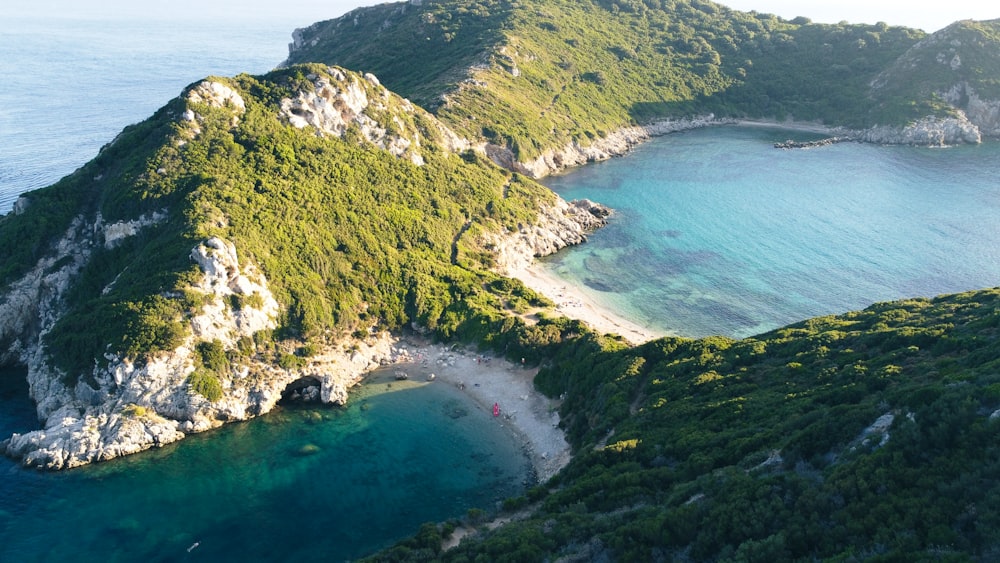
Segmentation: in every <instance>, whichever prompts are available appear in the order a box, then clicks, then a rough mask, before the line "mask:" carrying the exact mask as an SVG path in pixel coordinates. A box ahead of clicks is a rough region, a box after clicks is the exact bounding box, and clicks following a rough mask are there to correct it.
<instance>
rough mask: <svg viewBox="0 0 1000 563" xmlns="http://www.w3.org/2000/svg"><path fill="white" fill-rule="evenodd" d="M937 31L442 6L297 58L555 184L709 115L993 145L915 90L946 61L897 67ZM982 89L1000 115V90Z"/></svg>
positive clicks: (368, 25)
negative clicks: (621, 145)
mask: <svg viewBox="0 0 1000 563" xmlns="http://www.w3.org/2000/svg"><path fill="white" fill-rule="evenodd" d="M966 27H967V28H968V32H967V33H966V37H969V39H968V40H967V41H965V42H963V43H962V46H961V49H962V50H963V58H967V59H968V60H969V61H970V63H971V62H972V61H981V60H984V59H985V60H990V61H992V62H991V63H990V64H995V62H996V60H997V56H996V52H995V49H993V48H992V47H991V45H992V41H993V39H992V34H993V32H992V31H991V30H992V27H991V25H989V24H987V23H983V24H975V25H973V24H969V25H967V26H966ZM938 35H941V33H939V34H935V37H937V36H938ZM944 35H947V34H944ZM972 36H975V37H977V39H975V40H973V39H972V38H971V37H972ZM924 37H925V35H924V33H923V32H921V31H918V30H912V29H906V28H902V27H890V26H888V25H886V24H878V25H849V24H836V25H825V24H814V23H811V22H810V21H809V20H808V19H805V18H796V19H795V20H792V21H786V20H783V19H781V18H778V17H776V16H773V15H769V14H758V13H755V12H750V13H744V12H739V11H734V10H731V9H729V8H726V7H725V6H722V5H719V4H715V3H712V2H707V1H700V0H690V1H689V0H657V1H653V0H646V1H639V0H632V1H623V2H610V1H605V0H583V1H569V0H549V1H541V0H517V1H508V0H437V1H434V0H427V1H425V2H408V3H398V4H387V5H382V6H376V7H373V8H361V9H358V10H355V11H353V12H351V13H350V14H347V15H345V16H343V17H341V18H338V19H336V20H329V21H325V22H319V23H316V24H314V25H312V26H310V27H308V28H305V29H300V30H297V31H296V34H295V39H296V40H295V43H294V44H293V45H292V46H291V48H290V53H289V59H288V61H289V62H306V61H321V62H326V63H332V64H340V65H344V66H348V67H352V68H361V69H365V70H370V71H372V72H375V73H376V74H377V75H378V76H379V77H380V78H381V79H382V80H383V81H385V83H386V84H388V85H389V86H390V87H392V88H393V89H395V90H397V91H399V92H400V93H401V94H402V95H405V96H409V97H411V98H412V99H414V100H415V101H417V102H418V103H420V104H422V105H424V106H425V107H427V108H428V109H430V110H431V111H433V112H434V113H435V114H436V115H437V116H438V117H440V118H441V119H442V120H443V121H445V122H446V123H448V124H449V125H450V126H451V127H453V128H454V129H455V130H456V131H459V132H461V134H463V135H464V136H466V137H468V138H470V139H482V140H484V141H487V142H489V143H491V144H492V145H495V147H496V148H495V149H494V151H493V152H494V153H499V152H500V151H501V150H503V151H507V152H508V153H509V157H507V159H508V160H513V161H515V162H519V163H521V164H522V165H523V166H521V167H519V168H518V169H519V170H522V171H525V172H528V173H532V174H534V175H543V174H545V173H548V172H549V171H551V170H557V169H559V168H561V166H562V163H561V162H560V160H563V159H564V158H563V157H562V156H561V154H560V153H561V152H566V151H568V152H569V153H572V152H573V150H574V148H575V147H581V146H582V147H588V146H591V145H595V144H600V143H601V141H602V140H603V139H606V138H608V137H609V136H611V135H612V134H613V133H614V132H615V131H617V130H619V129H621V128H623V127H629V126H636V125H648V124H651V123H656V122H660V121H664V120H670V121H676V120H683V119H690V118H693V117H705V116H709V115H713V116H715V117H717V118H743V117H752V118H767V119H777V120H784V119H795V120H799V121H818V122H823V123H825V124H827V125H829V126H837V127H844V128H847V131H845V133H846V134H850V135H853V136H855V137H857V138H859V139H864V140H869V141H874V142H897V143H915V144H941V143H947V142H978V141H979V137H980V134H979V131H978V129H977V127H982V128H983V134H988V135H991V134H993V131H994V129H993V128H992V127H991V126H990V124H989V123H988V122H981V121H979V120H978V114H975V113H973V114H970V116H969V117H970V119H972V121H971V122H970V121H969V120H967V119H965V115H964V112H965V109H966V108H965V106H963V105H962V104H960V103H959V102H958V101H949V102H947V103H942V101H941V96H940V95H938V94H937V92H938V90H937V89H936V88H937V87H935V88H927V89H909V90H905V89H906V88H908V87H907V86H906V85H908V84H913V83H914V81H913V80H912V78H913V76H920V75H921V73H922V72H923V71H924V70H923V69H925V67H928V68H929V65H931V63H932V62H933V61H926V62H922V63H921V64H919V65H917V67H913V68H912V71H911V72H912V75H908V76H903V75H902V74H899V73H895V74H894V73H891V72H890V73H888V74H886V73H887V71H888V69H890V68H893V66H894V65H896V66H899V65H901V64H903V63H900V62H899V61H900V60H902V59H901V57H903V56H904V55H905V54H906V53H907V52H908V50H909V49H911V48H916V47H915V46H916V45H917V43H918V42H919V41H920V40H921V39H923V38H924ZM935 41H937V42H950V41H951V39H948V38H947V37H944V36H942V37H941V38H939V39H934V38H929V39H928V42H931V43H933V42H935ZM966 51H968V55H967V56H966V55H965V52H966ZM933 64H934V65H936V64H937V63H936V62H934V63H933ZM970 68H972V69H979V68H983V69H987V70H988V69H989V68H990V67H989V66H982V65H970ZM986 76H991V75H989V74H987V75H986ZM877 78H878V79H879V80H878V81H876V79H877ZM916 82H917V83H920V82H921V81H920V80H917V81H916ZM873 84H878V85H879V87H878V88H874V89H873V86H872V85H873ZM948 88H951V85H949V86H948ZM902 90H905V93H904V94H903V95H902V97H900V95H897V91H902ZM946 90H947V88H946ZM981 96H982V99H983V100H985V101H986V103H987V104H992V105H991V107H993V105H996V106H998V107H1000V104H995V101H996V99H997V97H996V96H994V93H993V92H992V91H991V90H984V91H983V93H982V94H981ZM942 122H943V123H942ZM667 130H668V131H669V130H673V129H672V128H668V129H667ZM654 133H655V131H654ZM627 147H628V145H627V144H626V145H625V148H627ZM577 152H579V151H577ZM495 160H497V161H498V162H504V158H503V157H495ZM539 160H543V161H545V163H544V165H542V164H540V163H539V162H538V161H539ZM570 160H572V161H573V163H575V162H576V160H575V159H572V158H571V159H570Z"/></svg>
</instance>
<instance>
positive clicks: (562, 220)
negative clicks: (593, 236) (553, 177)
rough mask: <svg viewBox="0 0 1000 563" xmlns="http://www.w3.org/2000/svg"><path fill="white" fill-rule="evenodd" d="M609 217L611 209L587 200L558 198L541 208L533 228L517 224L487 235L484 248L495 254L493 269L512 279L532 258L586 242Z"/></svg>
mask: <svg viewBox="0 0 1000 563" xmlns="http://www.w3.org/2000/svg"><path fill="white" fill-rule="evenodd" d="M610 214H611V210H610V209H608V208H607V207H605V206H603V205H601V204H599V203H594V202H592V201H590V200H586V199H583V200H576V201H573V202H566V201H565V200H563V199H561V198H558V199H556V200H555V201H554V202H553V203H550V204H547V205H543V206H542V207H541V209H540V210H539V216H538V222H537V223H535V224H534V225H520V227H519V229H518V230H517V231H515V232H511V233H503V234H491V235H486V236H485V237H484V238H485V240H484V247H486V248H488V249H491V250H492V251H493V252H494V254H495V256H496V263H495V268H494V269H495V270H496V271H497V272H498V273H500V274H502V275H505V276H514V275H515V273H516V272H518V271H520V270H523V269H524V268H527V267H528V265H530V264H531V262H532V261H533V260H534V259H535V258H540V257H542V256H548V255H549V254H553V253H554V252H556V251H558V250H559V249H562V248H565V247H567V246H571V245H574V244H580V243H583V242H585V241H586V240H587V234H588V233H590V232H591V231H594V230H596V229H598V228H600V227H602V226H604V225H606V224H607V217H608V216H609V215H610Z"/></svg>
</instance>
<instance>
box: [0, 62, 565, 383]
mask: <svg viewBox="0 0 1000 563" xmlns="http://www.w3.org/2000/svg"><path fill="white" fill-rule="evenodd" d="M326 72H327V71H326V67H320V66H313V67H308V66H304V67H293V68H289V69H284V70H280V71H276V72H273V73H271V74H269V75H267V76H263V77H252V76H246V75H243V76H239V77H236V78H233V79H217V80H219V81H222V82H224V83H227V84H229V85H230V86H231V87H233V88H234V89H236V90H237V91H238V92H240V94H241V96H242V98H243V99H244V100H245V103H246V112H245V113H244V114H243V115H241V116H240V118H239V122H238V125H236V126H235V127H233V126H232V119H233V114H232V112H231V111H230V110H228V109H226V108H216V107H210V106H208V105H203V104H192V108H193V109H194V110H195V111H196V112H197V113H198V115H199V116H200V117H199V129H200V132H199V133H198V135H197V136H195V137H194V138H193V139H188V137H190V133H188V132H187V129H186V128H187V127H189V125H188V124H187V123H186V122H184V121H182V120H180V119H178V117H179V116H180V115H181V114H182V113H183V111H184V110H185V109H186V106H185V103H186V102H185V101H184V100H182V99H178V100H174V101H173V102H171V103H170V104H168V105H167V106H166V107H165V108H163V109H162V110H160V111H159V112H157V114H156V115H154V116H153V117H152V118H151V119H150V120H149V121H148V122H145V123H143V124H140V125H138V126H134V127H132V128H129V129H128V130H126V131H125V132H124V133H123V134H122V135H121V136H120V137H119V139H118V140H117V141H116V142H115V143H114V144H112V145H110V146H109V147H106V148H105V149H104V151H102V153H101V154H100V155H99V156H98V158H96V159H95V160H94V162H92V163H90V164H88V165H87V166H86V167H85V168H84V169H82V170H81V171H79V172H77V173H76V174H74V175H72V176H70V177H68V178H67V179H65V180H63V181H62V182H60V183H59V184H56V185H55V186H53V187H51V188H48V189H47V190H43V191H42V192H40V193H32V194H30V195H29V197H30V198H31V200H32V202H33V205H32V206H31V207H30V208H29V210H28V213H26V214H24V215H21V216H16V217H15V216H13V215H11V216H7V217H4V218H3V219H2V221H0V227H2V228H3V229H4V230H3V232H4V234H6V235H7V236H5V237H3V238H0V249H2V254H3V255H5V256H7V255H9V256H12V261H11V262H10V263H7V262H5V267H6V269H5V273H6V276H5V278H4V280H3V281H4V282H8V281H10V280H12V279H16V276H17V274H18V273H20V272H23V271H24V270H25V269H26V267H27V266H28V265H29V264H30V263H31V259H32V258H37V255H38V254H39V253H40V252H41V251H40V250H34V251H32V252H31V253H27V252H24V253H23V254H24V257H23V259H22V257H21V254H19V253H21V250H22V244H21V241H22V240H25V239H26V240H38V241H39V242H38V246H39V247H40V248H42V247H44V246H45V244H43V243H48V244H51V241H52V240H54V238H55V237H57V236H59V235H61V234H62V232H63V231H64V230H65V228H66V225H67V224H68V221H69V218H70V217H72V214H70V213H64V206H61V205H59V206H54V207H53V208H52V209H49V208H48V207H47V205H48V204H47V199H46V198H49V196H50V194H51V195H52V197H54V198H56V199H58V198H59V194H61V193H64V192H65V193H67V194H69V196H71V195H73V194H74V193H77V192H80V193H87V194H88V197H87V198H86V201H92V202H93V203H91V204H89V205H91V206H92V207H90V208H88V207H87V206H83V205H81V206H80V207H79V208H77V211H78V212H81V213H86V211H87V210H88V209H95V210H96V211H99V212H100V213H101V214H102V216H103V219H104V221H105V222H108V223H111V222H115V221H119V220H129V219H134V218H136V217H138V216H141V215H143V214H150V213H152V212H155V211H161V212H166V213H167V216H166V219H165V220H164V221H162V222H160V223H158V224H156V225H154V226H150V227H147V228H145V229H143V230H142V231H141V232H140V233H139V234H138V235H136V236H134V237H130V238H128V239H126V240H124V241H122V243H121V244H119V245H118V246H115V247H114V248H110V249H108V248H102V247H97V248H96V249H95V250H94V255H93V257H92V259H91V260H90V261H89V263H88V264H87V265H86V266H85V267H84V269H83V271H82V272H81V273H80V275H79V281H78V282H77V283H76V284H75V285H74V288H73V290H72V292H71V294H70V295H69V296H68V304H69V305H70V310H69V313H68V314H66V315H65V316H64V317H63V318H62V319H61V320H60V321H59V322H58V323H57V324H56V326H55V327H54V329H53V330H52V331H51V332H50V333H49V334H48V335H47V337H46V344H47V349H48V352H49V354H50V355H51V357H52V359H53V360H54V361H55V363H56V365H58V366H59V367H60V368H61V369H62V370H63V371H64V372H65V373H66V376H67V378H69V381H70V382H73V381H75V380H76V379H77V378H78V377H80V376H87V374H88V373H89V371H90V370H91V369H92V368H93V366H94V365H95V363H96V364H102V363H103V362H105V361H106V356H105V355H106V353H108V352H111V353H115V354H120V355H122V356H124V357H127V358H132V359H136V360H139V361H141V360H143V359H144V358H146V357H148V356H149V355H151V354H155V353H157V352H158V351H161V350H171V349H173V348H175V347H176V346H178V345H179V344H180V343H181V342H182V341H183V339H184V338H186V337H187V334H188V332H187V331H188V329H187V328H186V323H185V322H184V320H185V319H186V318H188V317H190V316H191V315H193V314H196V313H197V312H198V311H200V309H201V307H202V306H203V305H204V303H205V296H204V295H202V294H200V293H199V292H198V291H194V290H192V289H191V287H192V284H193V283H194V282H196V281H197V280H198V279H199V278H200V276H201V273H200V271H199V269H198V268H197V266H196V265H195V264H194V263H193V262H192V260H191V259H190V257H189V255H190V252H191V249H192V248H193V247H195V246H196V245H197V244H198V243H199V242H201V241H203V240H205V239H207V238H209V237H212V236H220V237H222V238H224V239H226V240H228V241H231V242H233V243H234V244H235V245H236V248H237V251H238V253H239V255H240V257H241V260H243V261H249V262H252V263H254V264H256V265H258V266H259V267H260V269H261V270H262V271H263V273H264V275H265V276H266V277H267V279H268V280H269V282H270V289H271V291H272V292H273V293H274V295H275V296H276V298H277V299H278V301H279V303H280V304H281V306H282V309H283V311H284V317H283V318H282V319H281V320H280V323H281V327H280V330H278V331H277V332H276V335H277V337H278V338H283V339H286V338H290V339H295V340H298V341H300V342H310V341H317V340H321V339H324V338H329V337H330V336H331V335H332V336H336V335H338V334H350V333H352V332H356V331H362V332H364V331H367V329H369V328H371V327H376V328H380V329H381V328H384V329H390V330H399V329H401V328H402V327H404V326H406V325H408V324H409V323H411V322H414V323H417V324H419V325H422V326H424V327H427V328H429V329H431V330H433V331H435V332H436V334H438V335H439V336H440V337H441V338H453V337H468V338H469V339H472V340H484V339H485V340H490V341H493V340H496V339H497V338H498V337H497V336H496V333H497V332H498V331H497V330H494V329H495V328H496V326H499V325H500V324H502V321H503V320H504V319H505V318H506V317H507V316H508V315H507V313H505V312H504V311H505V308H506V306H507V305H506V304H507V302H508V301H509V300H512V299H514V300H520V301H519V302H522V303H530V302H539V300H538V298H537V296H535V295H534V294H533V293H531V292H529V291H527V290H526V289H525V288H523V286H521V284H520V283H517V282H504V283H503V284H500V285H498V286H497V287H498V288H499V289H497V290H494V289H491V288H492V287H493V286H492V285H490V284H491V282H495V281H496V280H497V279H498V278H497V276H496V275H494V274H491V273H488V272H487V271H486V269H485V268H484V265H486V263H488V262H489V261H490V260H491V258H490V255H489V253H488V252H486V251H484V249H482V248H480V247H479V238H480V235H482V234H483V233H485V232H498V231H501V230H503V229H516V228H517V226H518V225H519V224H527V223H532V222H534V220H535V216H536V211H535V209H536V208H537V206H538V204H539V203H540V202H541V201H545V200H547V199H549V198H551V197H552V195H551V194H550V193H549V192H548V191H547V190H545V188H543V187H541V186H539V185H538V184H535V183H534V182H531V181H529V180H526V179H525V178H523V177H520V176H517V175H513V174H511V173H509V172H506V171H504V170H502V169H500V168H498V167H496V166H495V165H493V164H492V163H490V162H489V161H487V160H485V159H481V158H480V157H478V156H476V155H472V154H469V155H465V156H464V157H462V156H459V155H455V154H450V153H447V152H445V151H444V150H443V149H441V148H440V147H439V146H437V145H436V144H434V143H432V142H425V143H424V144H423V146H422V147H421V150H422V154H423V157H424V159H425V160H426V164H425V165H424V166H416V165H414V164H412V163H411V162H409V161H408V160H406V159H400V158H395V157H392V156H390V155H389V154H388V153H386V152H384V151H382V150H379V149H377V148H374V147H373V146H371V145H370V144H368V143H367V142H364V141H359V140H358V139H361V137H360V132H353V133H352V131H350V130H349V131H348V132H347V135H345V140H340V139H336V138H324V137H319V136H317V135H316V134H315V133H314V131H313V130H311V129H304V130H300V129H296V128H294V127H291V126H289V125H287V124H285V123H283V122H282V121H280V120H279V119H278V117H277V113H278V106H279V103H280V100H281V99H282V98H285V97H289V96H291V95H292V92H294V91H298V90H301V89H311V88H313V84H312V81H311V80H308V79H306V78H305V75H306V74H309V73H317V74H323V73H326ZM350 76H357V75H353V74H352V75H350ZM360 82H361V83H364V84H368V83H367V82H366V81H364V80H360ZM367 87H368V88H374V86H373V85H370V84H368V85H367ZM370 95H372V96H376V95H378V96H381V94H380V93H379V92H373V93H371V94H370ZM390 102H391V103H390V107H389V110H387V111H390V112H391V111H392V108H393V107H396V106H400V105H402V104H401V102H400V101H399V99H398V98H393V99H391V100H390ZM393 104H396V106H393ZM422 115H424V114H421V113H420V112H417V113H416V114H415V116H410V115H404V116H403V118H405V119H407V120H410V122H411V123H412V124H413V126H414V127H417V128H418V130H419V131H420V134H421V136H422V138H424V139H425V140H433V139H435V138H437V137H438V136H439V133H438V132H437V131H436V129H433V128H432V127H430V126H429V124H428V122H427V120H428V119H429V118H427V117H421V116H422ZM385 119H386V121H389V120H390V118H389V117H388V116H387V117H386V118H385ZM179 140H186V142H184V143H181V142H179ZM95 178H96V179H95ZM69 196H67V197H69ZM57 222H58V225H57V227H50V225H53V224H56V223H57ZM32 224H34V225H35V227H32ZM24 232H27V233H28V236H26V237H24V238H22V236H21V235H22V233H24ZM259 302H260V296H247V297H243V298H241V299H239V300H238V303H236V305H237V306H238V307H242V306H244V305H253V304H254V303H257V304H259ZM520 324H521V323H519V322H512V323H509V324H505V325H503V327H502V328H503V330H502V331H506V332H510V331H515V332H514V333H516V334H521V335H522V336H523V338H522V340H525V341H526V342H527V341H531V340H532V337H531V336H526V335H528V334H529V333H530V332H531V331H534V330H536V329H534V328H532V329H528V328H527V327H521V328H518V327H520ZM515 329H516V330H515ZM523 331H527V332H523ZM514 333H512V334H514ZM511 338H514V337H513V336H512V337H511ZM546 338H548V337H546ZM505 345H506V343H505ZM265 348H266V346H265ZM305 349H309V348H308V347H307V348H305ZM313 349H314V348H313ZM201 352H202V354H201V355H202V362H201V363H202V364H203V366H204V371H202V372H197V373H196V375H195V376H192V385H193V386H194V388H195V389H196V390H198V391H199V392H201V393H202V394H203V395H205V396H206V397H209V398H212V397H215V396H217V390H218V382H217V381H216V380H217V379H219V378H220V377H221V378H223V379H224V378H225V377H226V374H225V373H224V371H225V370H223V369H221V368H220V365H221V364H220V362H221V361H222V357H223V356H222V355H221V350H215V349H208V348H205V349H202V350H201ZM290 357H291V360H288V359H285V358H283V357H281V356H280V355H279V356H278V357H276V360H277V361H280V363H281V364H282V365H286V364H288V365H292V363H294V362H293V360H295V361H298V362H301V361H302V359H301V358H299V357H297V356H294V355H290Z"/></svg>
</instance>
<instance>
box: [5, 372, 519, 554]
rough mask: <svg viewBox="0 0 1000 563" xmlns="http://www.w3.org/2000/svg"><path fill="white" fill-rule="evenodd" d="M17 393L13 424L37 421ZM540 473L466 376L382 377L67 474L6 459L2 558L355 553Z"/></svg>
mask: <svg viewBox="0 0 1000 563" xmlns="http://www.w3.org/2000/svg"><path fill="white" fill-rule="evenodd" d="M387 386H391V388H387ZM22 391H23V389H22ZM11 395H12V394H11V393H8V394H6V395H0V401H2V402H0V409H2V410H0V413H2V414H0V428H2V429H4V430H10V429H11V427H12V426H16V425H17V424H18V423H20V424H22V425H23V424H31V423H32V420H31V419H32V413H31V412H28V413H27V416H25V413H24V412H23V411H17V409H14V408H11V407H12V406H13V405H15V404H22V406H23V405H24V403H26V401H24V399H23V394H21V395H17V394H16V393H15V394H13V395H14V396H11ZM18 401H20V403H18ZM28 406H29V407H30V405H28ZM16 412H20V413H21V416H20V417H17V416H16V415H15V413H16ZM530 471H531V469H530V464H529V462H528V459H527V457H526V456H525V454H524V452H523V449H522V447H521V445H520V443H519V442H518V441H517V440H516V439H515V437H514V436H513V435H512V434H511V432H510V431H509V429H507V428H504V427H502V426H501V425H500V424H499V423H498V422H497V421H496V419H494V418H493V417H492V416H491V415H490V414H489V413H487V412H485V411H484V410H483V409H481V408H479V407H477V406H476V405H475V404H474V403H473V402H472V401H471V400H469V399H468V397H466V396H465V395H463V394H461V393H460V392H459V391H458V390H457V389H454V388H453V387H451V386H448V385H446V384H437V383H435V384H427V385H419V384H400V383H396V382H384V381H383V382H380V383H371V384H368V385H363V386H361V387H360V388H359V389H357V390H356V392H355V393H353V394H352V398H351V401H350V403H349V405H348V406H347V407H344V408H325V407H306V406H297V407H296V406H292V407H286V408H281V409H279V410H278V411H276V412H274V413H271V414H269V415H267V416H264V417H261V418H258V419H255V420H251V421H249V422H245V423H237V424H231V425H227V426H225V427H223V428H221V429H218V430H214V431H211V432H207V433H204V434H199V435H194V436H190V437H188V438H185V439H184V440H182V441H180V442H178V443H176V444H172V445H169V446H167V447H164V448H162V449H158V450H152V451H149V452H144V453H141V454H137V455H134V456H129V457H126V458H122V459H119V460H114V461H111V462H106V463H100V464H96V465H93V466H89V467H84V468H81V469H76V470H71V471H67V472H62V473H55V474H53V473H41V472H37V471H34V470H25V469H22V468H20V467H18V466H16V465H15V464H14V463H13V462H11V461H10V460H6V459H4V460H2V461H0V473H2V474H3V479H2V482H0V483H2V484H0V499H2V500H0V560H3V561H159V560H164V561H167V560H176V559H181V558H185V559H194V560H203V561H222V560H229V561H292V560H294V561H335V560H343V559H349V558H356V557H359V556H362V555H364V554H367V553H370V552H371V551H373V550H375V549H378V548H380V547H384V546H386V545H389V544H391V543H392V542H393V541H395V540H397V539H400V538H402V537H406V536H409V535H411V534H413V533H414V532H416V530H417V528H418V527H419V525H420V524H421V523H423V522H429V521H433V522H438V521H444V520H447V519H449V518H455V517H461V516H463V515H464V514H465V513H466V511H467V510H468V509H469V508H473V507H479V508H483V509H486V510H492V509H494V508H495V507H496V504H497V503H498V502H500V501H502V500H503V499H505V498H508V497H510V496H516V495H518V494H522V493H523V491H524V489H525V479H526V478H527V476H528V475H530ZM195 542H198V543H199V545H198V546H197V547H196V548H195V549H193V550H192V551H191V552H190V553H189V552H188V551H187V549H188V548H189V547H190V546H192V545H193V544H194V543H195Z"/></svg>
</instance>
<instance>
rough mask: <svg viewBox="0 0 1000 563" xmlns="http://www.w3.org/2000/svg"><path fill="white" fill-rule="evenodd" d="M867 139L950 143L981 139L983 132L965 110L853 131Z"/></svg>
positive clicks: (903, 142) (927, 143) (936, 143)
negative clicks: (905, 122)
mask: <svg viewBox="0 0 1000 563" xmlns="http://www.w3.org/2000/svg"><path fill="white" fill-rule="evenodd" d="M853 136H854V137H855V138H857V139H858V140H860V141H863V142H866V143H878V144H883V145H919V146H948V145H959V144H965V143H971V144H976V143H980V142H982V135H981V134H980V131H979V128H978V127H976V126H975V125H974V124H973V123H972V122H970V121H969V119H968V118H966V117H965V115H964V114H959V116H958V117H947V118H941V117H925V118H924V119H921V120H919V121H917V122H915V123H912V124H910V125H907V126H906V127H894V126H888V125H880V126H876V127H872V128H870V129H866V130H864V131H861V132H858V133H855V134H854V135H853Z"/></svg>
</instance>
